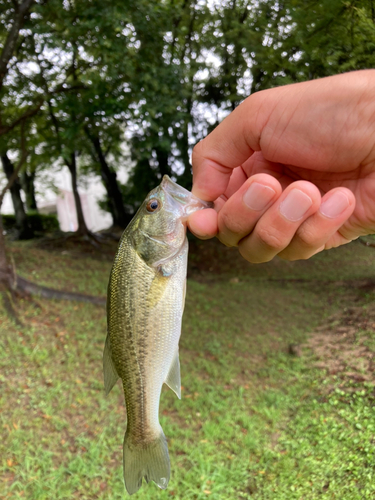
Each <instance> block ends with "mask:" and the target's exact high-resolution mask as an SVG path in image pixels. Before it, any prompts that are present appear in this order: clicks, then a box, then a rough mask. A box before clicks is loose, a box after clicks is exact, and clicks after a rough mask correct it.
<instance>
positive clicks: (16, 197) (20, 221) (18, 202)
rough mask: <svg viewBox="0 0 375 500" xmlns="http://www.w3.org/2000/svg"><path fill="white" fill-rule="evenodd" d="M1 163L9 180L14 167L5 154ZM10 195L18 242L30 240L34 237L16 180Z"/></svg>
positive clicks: (18, 183) (17, 180) (19, 186)
mask: <svg viewBox="0 0 375 500" xmlns="http://www.w3.org/2000/svg"><path fill="white" fill-rule="evenodd" d="M1 163H2V164H3V169H4V172H5V175H6V176H7V179H8V180H9V179H10V178H11V177H12V175H13V173H14V166H13V164H12V162H11V161H10V159H9V158H8V155H7V154H6V153H4V154H3V155H1ZM10 194H11V196H12V202H13V208H14V214H15V216H16V227H17V230H18V238H19V239H20V240H27V239H31V238H33V237H34V233H33V230H32V228H31V227H30V225H29V222H28V220H27V215H26V212H25V208H24V206H23V201H22V198H21V185H20V182H19V179H18V178H17V179H16V180H15V181H14V182H13V184H12V185H11V187H10Z"/></svg>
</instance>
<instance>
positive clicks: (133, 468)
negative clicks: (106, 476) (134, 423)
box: [124, 429, 171, 495]
mask: <svg viewBox="0 0 375 500" xmlns="http://www.w3.org/2000/svg"><path fill="white" fill-rule="evenodd" d="M129 441H130V440H129V436H128V433H127V432H126V433H125V438H124V481H125V487H126V489H127V491H128V493H129V495H132V494H133V493H135V492H136V491H138V490H139V488H140V487H141V486H142V478H143V477H144V478H145V479H146V482H149V481H154V482H155V483H156V484H157V485H158V486H159V488H161V489H163V490H164V489H165V488H166V487H167V486H168V482H169V477H170V468H171V467H170V462H169V454H168V445H167V440H166V438H165V436H164V433H163V431H162V430H161V429H160V435H159V437H158V438H157V439H156V440H155V441H152V442H151V443H149V444H142V445H138V446H137V445H134V444H133V443H130V442H129Z"/></svg>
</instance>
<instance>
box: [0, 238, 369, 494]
mask: <svg viewBox="0 0 375 500" xmlns="http://www.w3.org/2000/svg"><path fill="white" fill-rule="evenodd" d="M191 248H192V250H191V254H190V267H189V280H188V292H187V303H186V308H185V315H184V321H183V331H182V338H181V342H180V358H181V376H182V384H183V391H182V400H181V401H179V400H178V399H177V398H176V397H175V395H174V394H173V393H172V392H171V391H169V390H167V389H166V390H165V391H163V394H162V400H161V406H160V413H161V423H162V426H163V429H164V432H165V434H166V436H167V439H168V443H169V451H170V457H171V480H170V483H169V486H168V488H167V490H165V491H161V490H159V489H158V488H157V487H156V486H155V485H154V484H149V485H146V484H144V485H143V487H142V488H141V490H140V491H139V493H138V494H137V495H135V497H134V498H137V499H153V500H157V499H168V498H174V499H181V500H182V499H183V500H190V499H192V500H193V499H194V500H201V499H208V498H209V499H210V500H224V499H225V500H232V499H233V500H236V499H242V498H245V499H252V500H271V499H272V500H284V499H285V500H286V499H288V500H290V499H296V500H316V499H317V498H319V499H340V500H362V499H367V498H368V499H373V498H375V472H374V471H375V456H374V449H375V447H374V442H375V407H374V398H375V391H374V385H375V374H374V370H375V365H374V366H373V365H372V359H373V357H374V354H375V336H374V332H375V306H374V298H375V286H374V283H375V249H374V248H368V247H365V246H363V245H360V244H359V243H352V244H351V245H347V246H345V247H342V248H340V249H336V250H332V251H330V252H327V253H325V254H320V255H317V256H315V257H314V258H313V259H311V260H309V261H306V262H295V263H291V262H284V261H281V260H275V261H274V262H271V263H268V264H262V265H257V266H256V265H250V264H248V263H245V262H244V261H242V260H241V259H240V257H238V256H237V253H236V251H235V250H233V249H226V248H224V247H221V246H219V244H218V243H217V242H192V246H191ZM9 254H10V255H11V256H12V259H13V261H14V264H15V266H16V268H17V271H18V273H19V274H20V275H21V276H23V277H25V278H27V279H30V280H31V281H34V282H35V283H39V284H43V285H47V286H52V287H55V288H59V289H63V290H71V291H77V292H81V293H87V294H90V295H102V296H104V295H105V292H106V286H107V280H108V274H109V270H110V267H111V260H110V258H109V257H108V256H107V254H105V255H98V256H95V255H87V254H83V253H80V251H79V249H77V251H74V249H73V250H72V249H71V248H70V249H69V250H64V249H60V250H59V251H57V250H46V249H43V248H41V247H40V246H39V247H38V246H37V245H36V244H35V243H10V244H9ZM371 278H372V281H371ZM17 308H18V311H19V314H20V317H21V319H22V321H23V322H24V324H25V327H24V328H22V329H21V328H19V327H17V326H15V325H14V323H12V321H11V320H10V319H9V318H8V317H7V316H6V315H5V312H4V310H3V309H2V305H1V304H0V428H1V438H2V439H1V442H0V497H1V498H6V499H12V500H13V499H27V500H45V499H53V500H60V499H87V500H91V499H102V500H104V499H105V500H115V499H120V498H124V497H126V496H127V494H126V492H125V490H124V485H123V480H122V442H123V435H124V431H125V427H126V414H125V408H124V401H123V395H122V392H121V387H120V385H119V384H118V385H117V386H116V387H115V388H114V389H113V391H112V392H111V394H110V395H109V396H108V397H105V395H104V390H103V382H102V360H101V359H102V349H103V344H104V340H105V335H106V332H105V330H106V326H105V310H104V308H103V307H99V306H95V305H92V304H82V303H75V302H68V301H48V300H45V299H39V298H37V299H36V300H35V301H32V300H20V301H19V302H18V303H17ZM290 352H292V353H293V352H294V353H295V354H297V355H293V354H291V353H290Z"/></svg>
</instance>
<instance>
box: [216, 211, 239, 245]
mask: <svg viewBox="0 0 375 500" xmlns="http://www.w3.org/2000/svg"><path fill="white" fill-rule="evenodd" d="M219 231H220V233H222V234H223V236H224V237H225V236H226V235H227V233H228V232H230V233H234V234H236V235H239V237H238V239H240V238H241V237H242V235H243V234H244V228H243V227H242V224H241V222H240V221H239V220H238V218H237V217H236V214H232V213H231V212H229V211H226V210H222V211H220V212H219Z"/></svg>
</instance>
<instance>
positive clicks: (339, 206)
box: [320, 191, 349, 219]
mask: <svg viewBox="0 0 375 500" xmlns="http://www.w3.org/2000/svg"><path fill="white" fill-rule="evenodd" d="M348 206H349V198H348V197H347V196H346V194H345V193H342V192H341V191H337V192H336V193H333V195H332V196H330V197H329V198H328V200H324V201H323V203H322V204H321V205H320V213H322V214H323V215H325V216H326V217H329V218H330V219H334V218H335V217H338V216H339V215H340V214H342V213H343V211H344V210H346V209H347V208H348Z"/></svg>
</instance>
